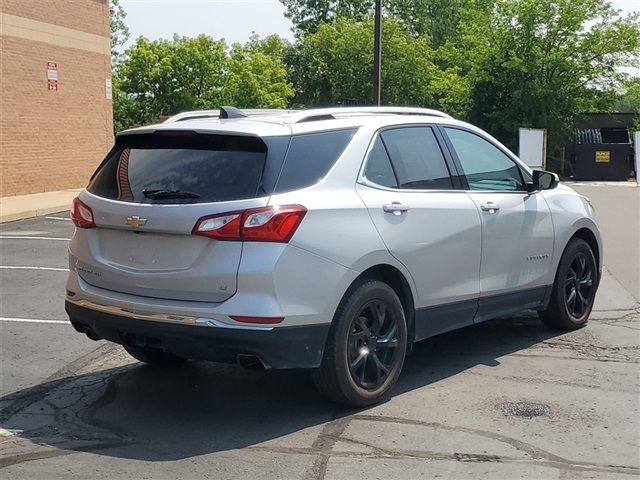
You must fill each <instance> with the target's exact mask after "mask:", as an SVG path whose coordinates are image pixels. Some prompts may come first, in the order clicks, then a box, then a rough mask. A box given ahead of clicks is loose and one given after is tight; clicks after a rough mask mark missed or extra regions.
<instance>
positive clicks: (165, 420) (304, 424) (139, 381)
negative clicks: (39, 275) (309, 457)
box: [0, 317, 558, 461]
mask: <svg viewBox="0 0 640 480" xmlns="http://www.w3.org/2000/svg"><path fill="white" fill-rule="evenodd" d="M557 335H558V332H552V331H549V330H546V329H544V328H543V327H542V326H541V325H540V322H539V321H538V319H537V318H533V317H524V318H517V319H504V320H494V321H490V322H486V323H483V324H481V325H476V326H472V327H468V328H465V329H463V330H458V331H455V332H451V333H447V334H443V335H440V336H438V337H434V338H432V339H429V340H425V341H423V342H420V343H418V344H416V345H414V348H413V351H412V352H411V354H410V355H409V356H408V357H407V359H406V362H405V367H404V371H403V374H402V376H401V378H400V380H399V382H398V384H397V386H396V387H395V389H394V390H393V394H392V396H391V398H390V401H393V398H394V397H398V396H401V395H403V394H405V393H406V392H410V391H413V390H415V389H418V388H424V387H426V388H429V386H430V385H433V384H435V383H437V382H439V381H441V380H443V379H446V378H450V377H453V376H455V375H458V374H460V373H461V372H464V371H465V370H467V369H470V368H472V367H474V366H476V365H488V366H492V367H496V368H499V366H500V357H502V356H505V355H508V354H510V353H513V352H517V351H520V350H523V349H526V348H528V347H530V346H531V345H534V344H537V343H539V342H542V341H545V340H547V339H549V338H552V337H554V336H557ZM0 406H2V407H3V408H2V411H3V415H2V418H1V421H0V426H1V427H2V428H4V429H6V430H9V431H18V432H20V431H21V432H22V433H21V434H20V436H21V437H23V438H27V439H29V440H31V441H33V442H34V443H36V444H40V445H49V446H55V447H56V448H61V449H66V450H78V451H80V450H82V451H87V450H92V451H94V452H95V453H96V454H100V455H106V456H111V457H118V458H127V459H138V460H146V461H168V460H177V459H183V458H189V457H195V456H200V455H203V454H208V453H213V452H219V451H226V450H233V449H239V448H243V447H247V446H256V445H259V444H263V443H265V442H269V441H272V440H276V439H280V438H281V437H284V436H287V435H289V434H292V433H295V432H299V431H301V430H303V429H307V428H310V427H318V426H320V425H322V424H324V423H326V422H329V421H331V420H335V419H337V418H341V417H344V416H348V415H353V414H355V413H359V412H362V411H363V410H355V409H348V408H344V407H340V406H337V405H333V404H330V403H328V402H326V401H325V400H323V399H322V398H321V397H320V396H319V395H318V393H317V392H316V390H315V388H314V386H313V383H312V381H311V379H310V376H309V374H308V372H306V371H300V370H288V371H250V370H244V369H241V368H240V367H236V366H224V365H218V364H213V363H208V362H190V363H188V364H187V365H186V366H183V367H180V368H164V369H163V368H155V367H151V366H146V365H143V364H140V363H133V364H130V365H127V366H122V367H117V368H112V369H108V370H99V371H95V372H92V373H88V374H84V375H76V376H72V377H68V378H65V379H62V380H57V381H55V382H50V383H48V384H47V383H43V384H40V385H37V386H34V387H31V388H29V389H25V390H22V391H19V392H16V393H13V394H11V395H8V396H5V397H3V398H0ZM365 410H366V409H365ZM38 422H40V423H38ZM317 433H318V432H316V433H315V435H316V436H317Z"/></svg>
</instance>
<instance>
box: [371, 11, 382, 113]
mask: <svg viewBox="0 0 640 480" xmlns="http://www.w3.org/2000/svg"><path fill="white" fill-rule="evenodd" d="M375 2H376V10H375V27H374V30H375V32H374V37H373V104H374V105H375V106H376V107H379V106H380V92H381V88H380V87H381V83H382V0H375Z"/></svg>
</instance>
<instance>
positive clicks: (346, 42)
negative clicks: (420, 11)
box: [286, 18, 469, 113]
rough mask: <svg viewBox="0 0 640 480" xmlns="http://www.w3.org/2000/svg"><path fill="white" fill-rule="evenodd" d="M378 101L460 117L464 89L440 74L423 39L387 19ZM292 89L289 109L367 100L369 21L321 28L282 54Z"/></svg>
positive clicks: (451, 73)
mask: <svg viewBox="0 0 640 480" xmlns="http://www.w3.org/2000/svg"><path fill="white" fill-rule="evenodd" d="M382 50H383V60H382V101H383V103H385V104H395V105H417V106H437V105H438V104H443V105H447V106H448V107H451V108H453V110H455V112H456V113H461V110H460V109H462V113H463V112H464V108H465V107H464V106H465V105H466V103H468V102H467V100H468V93H469V89H468V88H466V87H464V86H463V87H462V88H461V87H460V85H461V83H458V82H456V81H455V80H456V79H458V74H457V72H456V71H455V70H454V69H443V70H439V69H438V68H436V66H435V64H434V59H435V52H434V50H433V49H432V48H431V46H430V44H429V41H428V38H427V37H415V36H413V35H411V34H409V33H408V32H407V31H406V30H405V29H403V28H402V26H401V25H400V24H399V23H398V22H396V21H394V20H392V19H387V20H386V21H385V27H384V29H383V38H382ZM286 62H287V64H288V66H289V69H290V78H291V80H292V81H293V83H294V85H295V87H296V96H295V98H294V104H295V105H299V106H326V105H336V104H370V103H371V101H372V98H371V96H372V76H371V72H372V66H373V21H372V19H371V18H368V19H367V20H365V21H364V22H355V21H352V20H348V19H346V18H340V19H338V20H336V21H334V22H332V23H324V24H321V25H320V27H319V28H318V31H317V32H316V33H312V34H308V35H306V36H305V37H303V38H302V39H301V40H300V42H299V43H298V44H297V45H296V46H295V48H292V49H290V50H289V51H288V52H287V54H286Z"/></svg>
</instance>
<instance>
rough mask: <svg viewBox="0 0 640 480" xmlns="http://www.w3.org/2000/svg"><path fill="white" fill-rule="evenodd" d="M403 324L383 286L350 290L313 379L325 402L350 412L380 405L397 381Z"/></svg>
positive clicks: (369, 284) (400, 310)
mask: <svg viewBox="0 0 640 480" xmlns="http://www.w3.org/2000/svg"><path fill="white" fill-rule="evenodd" d="M406 351H407V325H406V320H405V315H404V310H403V308H402V303H401V302H400V299H399V298H398V296H397V295H396V293H395V292H394V291H393V289H392V288H391V287H390V286H389V285H387V284H386V283H383V282H380V281H377V280H366V281H364V282H363V283H360V284H356V285H354V286H353V287H352V288H350V289H349V290H348V291H347V293H346V294H345V296H344V298H343V299H342V301H341V302H340V305H339V306H338V309H337V311H336V314H335V316H334V318H333V322H332V324H331V329H330V330H329V335H328V338H327V343H326V346H325V350H324V356H323V359H322V364H321V365H320V368H318V369H315V370H313V372H312V378H313V380H314V383H315V384H316V387H317V388H318V390H319V391H320V393H321V394H322V395H323V396H324V397H326V398H327V399H329V400H331V401H333V402H336V403H340V404H343V405H346V406H350V407H364V406H367V405H372V404H374V403H378V402H380V401H381V400H383V399H384V398H385V397H386V396H387V394H388V393H389V391H390V390H391V388H393V386H394V385H395V383H396V382H397V380H398V377H399V376H400V372H401V370H402V365H403V363H404V357H405V354H406Z"/></svg>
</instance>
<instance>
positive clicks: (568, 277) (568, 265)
mask: <svg viewBox="0 0 640 480" xmlns="http://www.w3.org/2000/svg"><path fill="white" fill-rule="evenodd" d="M597 285H598V267H597V264H596V260H595V257H594V255H593V252H592V251H591V247H590V246H589V244H588V243H587V242H585V241H584V240H582V239H580V238H574V239H573V240H571V241H570V242H569V244H568V245H567V248H566V249H565V251H564V253H563V254H562V258H561V259H560V265H559V266H558V271H557V273H556V279H555V281H554V284H553V290H552V292H551V299H550V301H549V306H548V307H547V309H546V310H540V311H539V312H538V316H539V317H540V319H541V320H542V322H543V323H544V324H545V325H546V326H548V327H550V328H553V329H560V330H576V329H578V328H581V327H583V326H584V325H586V323H587V320H588V319H589V315H590V314H591V309H592V308H593V302H594V300H595V296H596V288H597Z"/></svg>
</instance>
